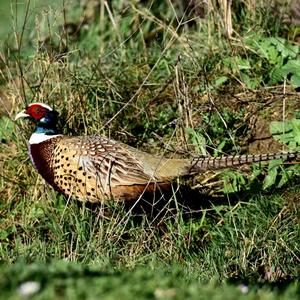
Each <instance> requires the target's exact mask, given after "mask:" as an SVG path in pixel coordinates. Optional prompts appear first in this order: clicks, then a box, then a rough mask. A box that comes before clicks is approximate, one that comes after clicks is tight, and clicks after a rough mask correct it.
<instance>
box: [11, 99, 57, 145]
mask: <svg viewBox="0 0 300 300" xmlns="http://www.w3.org/2000/svg"><path fill="white" fill-rule="evenodd" d="M20 118H25V119H29V120H30V121H31V122H33V124H34V125H35V130H34V133H33V134H32V136H31V138H30V140H29V144H32V143H34V144H36V143H39V142H43V141H45V140H47V139H49V138H52V137H53V136H54V135H57V120H58V112H57V111H55V110H53V109H52V108H51V107H50V106H49V105H47V104H43V103H31V104H29V105H28V106H27V107H26V108H25V109H24V110H23V111H21V112H19V113H18V114H17V115H16V117H15V120H18V119H20Z"/></svg>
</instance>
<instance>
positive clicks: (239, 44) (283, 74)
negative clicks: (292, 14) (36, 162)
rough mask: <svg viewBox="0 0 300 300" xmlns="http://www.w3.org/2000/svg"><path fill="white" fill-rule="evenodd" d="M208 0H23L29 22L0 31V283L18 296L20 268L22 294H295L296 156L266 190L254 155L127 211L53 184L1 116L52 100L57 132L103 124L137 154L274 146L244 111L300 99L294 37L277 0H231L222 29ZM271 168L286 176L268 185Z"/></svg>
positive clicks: (101, 129)
mask: <svg viewBox="0 0 300 300" xmlns="http://www.w3.org/2000/svg"><path fill="white" fill-rule="evenodd" d="M254 4H256V5H255V9H254ZM31 5H33V4H31ZM211 5H213V8H214V9H209V8H207V7H206V8H205V7H204V8H203V9H201V7H198V8H196V7H194V8H193V6H192V7H186V6H185V5H184V2H181V1H172V3H171V2H158V1H145V2H144V3H135V4H129V3H125V2H124V1H114V2H112V4H111V6H109V5H108V4H107V3H106V2H101V4H100V7H98V8H93V7H92V8H91V7H90V8H87V9H86V10H85V11H84V12H83V8H82V7H80V6H75V7H74V6H68V5H66V7H65V9H64V11H58V10H55V11H54V10H52V9H49V11H48V10H43V11H37V12H36V16H35V18H36V19H35V20H36V22H32V21H34V20H32V19H30V18H32V16H33V14H30V16H29V17H28V19H26V18H25V21H24V22H25V25H27V24H33V23H35V26H34V27H30V26H29V25H28V26H21V27H20V29H16V32H15V37H16V38H15V40H13V41H12V40H10V41H9V42H8V43H3V44H2V49H1V66H0V67H1V93H0V96H1V102H2V108H1V109H0V111H1V113H0V125H1V126H0V136H1V144H0V168H1V177H0V199H1V201H0V216H1V218H0V240H1V243H0V261H1V264H0V288H1V295H0V297H2V298H3V299H21V298H23V297H26V296H24V295H22V292H20V287H22V284H24V283H26V282H30V281H33V282H35V283H36V284H38V286H39V291H38V292H36V293H34V294H33V295H31V296H28V297H32V299H45V298H53V299H59V298H67V299H68V298H70V299H77V298H78V299H79V298H80V299H98V298H99V297H102V298H104V299H115V298H116V297H122V298H124V299H135V298H138V299H147V298H149V299H155V298H161V299H169V298H170V299H182V298H188V299H196V298H197V299H198V298H200V299H201V297H202V298H203V299H208V298H212V299H219V298H220V297H222V298H225V299H227V298H228V299H241V298H246V299H296V298H297V296H298V294H299V281H298V279H299V260H300V253H299V249H300V247H299V246H300V245H299V232H300V228H299V227H300V225H299V201H298V195H299V178H298V177H297V176H296V175H295V174H297V173H295V172H296V171H293V172H294V173H288V172H287V171H284V170H281V169H280V168H279V167H276V168H277V169H276V176H278V177H276V178H274V176H273V179H272V180H273V181H272V184H269V185H268V188H267V189H264V188H263V187H264V186H266V184H264V180H265V178H270V174H271V173H270V171H269V173H268V169H267V168H266V167H264V166H253V167H252V168H251V169H248V170H246V171H244V172H243V173H241V172H237V171H235V172H233V171H230V172H229V171H224V172H218V173H217V174H212V173H207V174H204V175H203V174H202V175H201V176H196V178H192V179H189V180H180V184H182V185H185V186H189V187H190V188H192V189H193V190H194V193H192V194H189V196H186V197H188V198H184V199H183V200H184V201H183V202H184V203H182V199H180V197H179V195H178V194H177V193H175V192H174V195H173V196H172V197H171V199H170V203H169V204H170V205H169V206H168V205H166V210H164V211H162V212H161V214H160V215H159V216H155V215H154V216H151V215H149V214H148V215H144V214H142V215H139V214H137V213H136V212H135V213H133V212H131V211H128V209H126V207H124V205H123V204H122V203H121V204H116V203H108V204H107V206H108V208H107V207H102V206H100V205H99V206H97V205H96V206H93V205H88V204H86V205H85V204H80V203H78V202H76V201H75V200H72V201H66V199H64V198H63V197H62V196H61V195H58V194H57V193H55V192H54V191H53V190H52V189H51V188H50V187H49V186H47V185H46V184H45V183H44V181H43V180H42V179H41V178H40V177H39V176H38V175H37V174H36V172H35V171H34V170H33V167H32V165H31V162H30V160H29V158H28V153H27V147H26V142H27V140H28V137H29V135H30V132H31V130H32V128H31V127H30V126H27V125H26V124H25V123H24V124H23V123H22V124H19V123H18V124H14V122H13V121H12V118H13V116H14V115H15V113H16V112H17V111H19V110H20V109H21V108H23V107H24V106H25V105H26V103H30V102H32V101H39V102H45V103H48V104H50V105H52V106H55V108H57V109H58V110H59V111H60V112H61V121H60V123H61V124H60V125H61V127H62V129H63V132H64V133H65V134H72V135H80V134H82V135H85V134H103V135H106V136H110V137H112V138H114V139H117V140H120V141H122V142H125V143H128V144H130V145H132V146H134V147H138V148H140V149H142V150H145V151H148V152H151V153H162V152H163V153H164V154H165V155H168V154H170V153H176V154H177V155H178V156H180V157H191V154H201V155H202V154H207V153H209V154H211V155H219V154H222V153H227V154H235V153H245V152H251V149H256V148H258V149H264V152H265V151H272V152H273V151H276V150H278V149H281V146H280V145H278V144H273V143H275V142H273V139H272V138H269V139H264V141H263V142H260V140H259V134H258V133H257V132H258V131H260V128H257V127H255V125H257V126H259V125H260V126H266V127H267V126H269V124H270V123H271V121H274V120H276V121H284V120H285V119H289V118H293V117H294V118H295V117H296V115H295V114H294V112H295V111H296V110H297V109H299V105H298V104H297V103H299V96H298V94H297V93H296V92H295V89H297V88H298V86H297V84H298V83H297V76H298V73H297V70H295V69H293V68H292V69H291V70H289V69H288V67H289V66H290V65H291V64H292V63H293V61H294V60H296V59H297V58H299V53H300V52H299V47H297V44H296V43H295V42H294V41H293V40H292V39H291V37H290V36H289V25H288V24H286V23H284V22H283V20H282V18H281V16H282V15H283V14H284V13H286V14H288V13H289V11H288V5H286V6H285V5H281V6H280V7H279V6H278V9H280V10H282V12H279V11H277V10H275V11H274V10H272V9H273V8H271V7H266V6H265V5H264V2H263V1H255V2H254V1H250V0H249V1H245V2H239V1H238V2H237V3H235V4H234V5H233V7H232V20H233V28H234V30H235V32H234V33H233V38H232V39H230V38H228V36H227V31H226V27H224V22H225V21H224V17H223V15H222V13H221V10H219V9H218V7H217V4H216V3H215V1H212V2H211ZM98 9H99V10H98ZM32 11H34V7H32V6H31V7H30V12H32ZM91 12H92V13H91ZM93 12H95V13H93ZM84 13H85V15H86V18H83V15H84ZM202 13H203V14H204V17H203V18H202V17H201V16H202ZM25 15H26V13H25ZM27 22H28V23H27ZM18 28H19V27H18ZM22 28H23V29H22ZM19 30H20V31H19ZM21 36H22V39H21ZM271 38H276V39H277V41H283V42H282V43H281V44H280V45H282V47H281V46H280V45H279V44H278V43H275V42H274V40H272V39H271ZM281 39H282V40H281ZM265 45H267V48H268V49H271V48H272V50H270V51H269V50H268V51H267V52H266V51H264V50H265V48H264V47H265ZM271 74H276V76H273V77H272V76H271ZM253 118H256V122H254V125H253ZM262 124H263V125H262ZM263 132H264V133H266V134H267V133H268V128H265V129H264V131H263ZM266 134H265V135H266ZM288 142H291V141H288ZM269 144H270V145H269ZM296 144H297V143H296ZM296 146H297V145H296ZM272 147H273V148H272ZM269 148H270V149H269ZM266 149H267V150H266ZM260 151H261V150H260ZM285 172H286V173H285ZM273 173H274V172H273ZM280 176H281V177H284V176H286V177H285V178H288V181H287V182H286V181H285V183H284V184H282V186H281V184H280V188H279V183H278V182H279V181H280V180H279V179H280ZM278 178H279V179H278ZM174 191H176V185H174ZM224 191H225V192H226V193H225V194H224V193H223V192H224ZM187 202H188V203H192V204H193V208H195V207H196V209H197V212H196V213H194V214H192V215H191V214H187V213H186V209H184V207H183V206H184V205H185V204H186V203H187ZM164 204H168V203H164ZM171 207H172V208H173V209H172V210H171Z"/></svg>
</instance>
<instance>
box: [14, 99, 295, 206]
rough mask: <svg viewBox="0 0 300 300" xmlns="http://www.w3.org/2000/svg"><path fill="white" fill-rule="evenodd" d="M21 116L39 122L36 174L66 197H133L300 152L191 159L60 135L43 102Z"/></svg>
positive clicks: (32, 144)
mask: <svg viewBox="0 0 300 300" xmlns="http://www.w3.org/2000/svg"><path fill="white" fill-rule="evenodd" d="M19 118H28V119H30V120H31V121H32V122H33V123H34V124H35V131H34V132H33V134H32V135H31V137H30V139H29V154H30V158H31V161H32V163H33V165H34V167H35V168H36V170H37V171H38V173H39V174H40V175H41V176H42V177H43V178H44V179H45V180H46V182H48V183H49V184H50V185H51V186H52V187H53V188H54V189H55V190H57V191H58V192H60V193H62V194H64V195H65V196H66V197H71V196H75V197H76V198H77V199H78V200H81V201H89V202H94V203H95V202H101V203H103V202H105V200H106V199H109V198H113V199H116V200H125V201H127V200H133V199H138V198H139V197H140V196H141V195H143V193H144V192H150V193H152V192H155V191H156V190H157V189H159V190H162V191H164V190H167V189H168V188H170V185H171V182H172V180H174V179H175V178H176V177H178V176H185V175H193V174H197V173H201V172H205V171H208V170H218V169H222V168H229V167H235V166H240V165H243V164H250V163H254V162H261V161H270V160H273V159H295V158H297V157H299V156H300V152H287V153H273V154H259V155H252V154H250V155H236V156H221V157H203V156H200V157H196V158H194V159H192V160H190V159H176V158H164V157H159V156H154V155H151V154H148V153H146V152H143V151H140V150H138V149H136V148H133V147H131V146H128V145H126V144H123V143H121V142H118V141H115V140H113V139H109V138H106V137H102V136H74V137H71V136H65V135H62V134H60V133H59V132H58V130H57V128H56V127H57V121H58V112H56V111H55V110H53V109H52V108H51V107H50V106H48V105H46V104H43V103H32V104H30V105H28V106H27V107H26V109H25V110H24V111H22V112H20V113H18V114H17V115H16V118H15V120H17V119H19Z"/></svg>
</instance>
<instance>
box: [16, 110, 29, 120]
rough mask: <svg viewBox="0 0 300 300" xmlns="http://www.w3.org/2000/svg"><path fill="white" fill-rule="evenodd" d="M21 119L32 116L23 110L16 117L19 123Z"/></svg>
mask: <svg viewBox="0 0 300 300" xmlns="http://www.w3.org/2000/svg"><path fill="white" fill-rule="evenodd" d="M20 118H30V115H29V114H27V113H26V111H25V110H23V111H21V112H19V113H18V114H17V115H16V116H15V121H17V120H18V119H20Z"/></svg>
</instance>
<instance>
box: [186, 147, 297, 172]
mask: <svg viewBox="0 0 300 300" xmlns="http://www.w3.org/2000/svg"><path fill="white" fill-rule="evenodd" d="M297 158H300V151H294V152H286V153H280V152H278V153H269V154H246V155H232V156H231V155H230V156H219V157H203V156H200V157H195V158H194V159H193V160H192V162H191V166H190V169H189V174H194V173H201V172H205V171H209V170H218V169H224V168H230V167H235V166H241V165H244V164H251V163H255V162H262V161H270V160H275V159H283V160H293V159H297Z"/></svg>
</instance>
